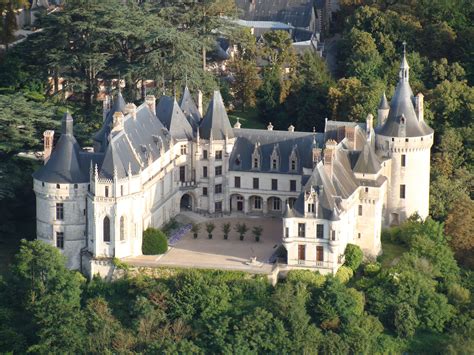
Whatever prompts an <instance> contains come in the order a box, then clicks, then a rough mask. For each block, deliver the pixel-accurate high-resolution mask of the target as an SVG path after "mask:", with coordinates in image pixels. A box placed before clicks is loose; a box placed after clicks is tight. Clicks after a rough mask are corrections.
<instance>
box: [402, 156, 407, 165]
mask: <svg viewBox="0 0 474 355" xmlns="http://www.w3.org/2000/svg"><path fill="white" fill-rule="evenodd" d="M406 164H407V156H406V155H405V154H402V167H405V166H406Z"/></svg>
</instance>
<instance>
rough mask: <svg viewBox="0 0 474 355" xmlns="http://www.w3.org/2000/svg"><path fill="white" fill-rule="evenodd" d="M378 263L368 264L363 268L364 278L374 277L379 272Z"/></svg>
mask: <svg viewBox="0 0 474 355" xmlns="http://www.w3.org/2000/svg"><path fill="white" fill-rule="evenodd" d="M380 268H381V266H380V263H378V262H375V263H369V264H366V265H365V266H364V275H365V276H374V275H377V274H378V273H379V271H380Z"/></svg>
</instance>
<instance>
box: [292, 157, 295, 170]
mask: <svg viewBox="0 0 474 355" xmlns="http://www.w3.org/2000/svg"><path fill="white" fill-rule="evenodd" d="M291 170H292V171H295V170H296V160H294V159H292V160H291Z"/></svg>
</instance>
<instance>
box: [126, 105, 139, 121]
mask: <svg viewBox="0 0 474 355" xmlns="http://www.w3.org/2000/svg"><path fill="white" fill-rule="evenodd" d="M128 113H129V114H130V115H131V116H132V118H133V119H134V120H135V119H136V118H137V106H135V104H134V103H129V104H126V105H125V114H128Z"/></svg>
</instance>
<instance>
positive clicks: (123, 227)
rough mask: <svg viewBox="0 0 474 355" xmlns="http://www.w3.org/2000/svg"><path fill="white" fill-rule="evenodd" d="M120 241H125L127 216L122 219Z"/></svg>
mask: <svg viewBox="0 0 474 355" xmlns="http://www.w3.org/2000/svg"><path fill="white" fill-rule="evenodd" d="M120 240H125V216H122V217H120Z"/></svg>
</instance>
